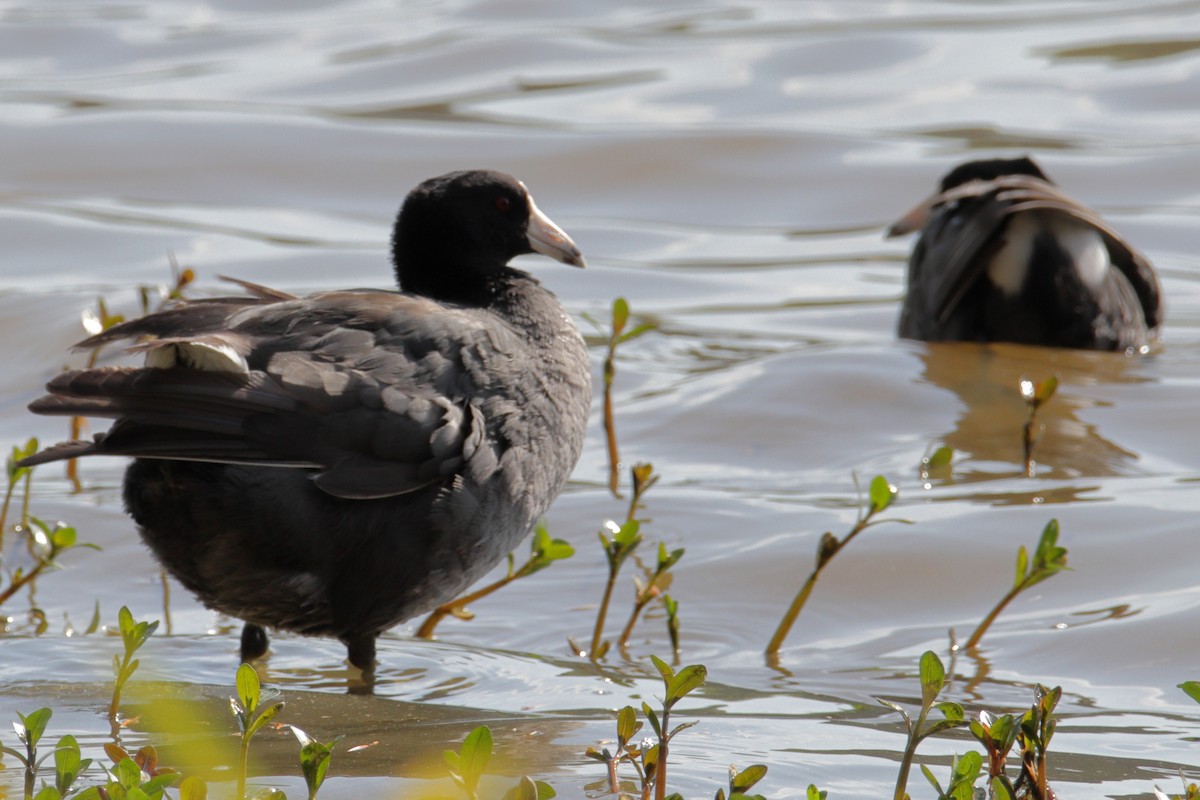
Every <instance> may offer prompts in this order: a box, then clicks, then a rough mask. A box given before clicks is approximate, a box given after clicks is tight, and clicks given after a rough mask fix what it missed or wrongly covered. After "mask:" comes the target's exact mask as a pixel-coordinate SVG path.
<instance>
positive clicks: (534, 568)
mask: <svg viewBox="0 0 1200 800" xmlns="http://www.w3.org/2000/svg"><path fill="white" fill-rule="evenodd" d="M573 555H575V548H574V547H572V546H571V545H570V543H568V542H566V541H564V540H563V539H551V538H550V532H549V531H548V530H547V529H546V526H545V524H539V525H538V526H537V528H536V529H535V530H534V532H533V541H532V543H531V545H530V553H529V560H528V561H526V562H525V563H524V564H522V565H521V566H520V567H517V568H516V569H514V568H513V565H514V564H515V563H516V560H515V559H514V558H513V556H512V553H509V554H508V574H506V575H505V576H504V577H503V578H500V579H499V580H497V581H494V582H492V583H489V584H488V585H487V586H484V587H483V588H482V589H476V590H475V591H473V592H470V593H469V594H464V595H462V596H461V597H457V598H455V599H454V600H451V601H450V602H448V603H444V604H442V605H440V606H438V607H437V608H435V609H434V610H433V611H432V612H431V613H430V614H429V616H428V617H426V618H425V621H424V622H422V623H421V627H420V628H418V629H417V633H416V636H417V638H420V639H432V638H433V633H434V630H435V629H436V628H437V626H438V623H439V622H441V621H442V620H443V619H445V618H446V617H447V616H453V617H456V618H458V619H461V620H470V619H474V618H475V615H474V614H472V613H471V612H470V611H468V610H467V606H468V605H470V604H471V603H474V602H476V601H478V600H482V599H483V598H484V597H487V596H488V595H490V594H492V593H493V592H496V591H499V590H500V589H503V588H504V587H505V586H507V585H509V584H510V583H512V582H513V581H517V580H520V579H521V578H527V577H529V576H530V575H533V574H534V573H535V572H541V571H542V570H543V569H545V568H546V567H548V566H550V565H551V564H553V563H554V562H555V561H562V560H564V559H568V558H570V557H571V556H573Z"/></svg>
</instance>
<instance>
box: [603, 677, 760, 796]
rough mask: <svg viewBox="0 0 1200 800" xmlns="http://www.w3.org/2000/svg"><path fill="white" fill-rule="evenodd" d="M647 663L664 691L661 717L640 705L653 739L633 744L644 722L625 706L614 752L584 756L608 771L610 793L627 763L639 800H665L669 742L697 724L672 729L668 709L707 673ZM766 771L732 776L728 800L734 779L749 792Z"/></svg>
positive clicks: (617, 787)
mask: <svg viewBox="0 0 1200 800" xmlns="http://www.w3.org/2000/svg"><path fill="white" fill-rule="evenodd" d="M650 660H651V662H653V664H654V668H655V669H657V670H658V673H659V675H660V676H661V677H662V681H663V690H664V692H663V700H662V713H661V716H660V715H659V714H658V713H656V712H655V711H654V709H653V708H651V707H650V704H649V703H646V702H643V703H642V714H643V715H644V716H645V718H646V722H648V723H649V724H650V728H651V730H653V732H654V739H647V740H643V741H641V742H634V741H633V737H634V736H636V735H637V733H638V731H640V730H642V728H643V723H642V722H641V721H639V720H638V718H637V712H636V711H634V709H633V706H625V707H624V708H622V709H621V710H620V711H619V712H617V750H616V753H613V752H611V751H609V750H608V748H604V749H603V750H597V749H596V748H594V747H589V748H588V749H587V752H586V753H585V754H584V755H586V756H587V757H588V758H592V759H595V760H596V761H599V762H601V763H603V764H604V765H605V767H606V768H607V770H608V781H609V789H610V791H612V792H618V791H620V782H619V779H618V775H617V770H618V767H619V766H620V765H621V764H622V763H627V764H630V765H631V766H632V767H633V769H634V772H635V773H636V774H637V780H638V783H639V784H640V795H639V796H640V798H641V800H651V798H653V800H665V799H666V798H668V795H667V794H666V791H667V755H668V750H669V747H670V742H671V740H672V739H674V738H675V736H676V735H677V734H678V733H679V732H681V731H684V730H687V729H688V728H690V727H692V726H693V725H695V724H696V723H695V722H685V723H683V724H681V725H676V726H675V728H673V729H672V728H671V710H672V709H673V708H674V707H675V705H676V704H677V703H678V702H679V701H680V700H682V699H683V698H684V697H686V696H687V695H688V694H690V693H691V692H693V691H695V690H696V689H698V688H700V687H701V686H703V685H704V682H705V680H707V678H708V670H707V668H705V666H704V665H703V664H693V665H691V666H688V667H684V668H682V669H680V670H679V671H678V672H676V671H675V670H673V669H671V667H670V665H669V664H667V663H666V662H665V661H663V660H662V659H660V658H658V657H657V656H650ZM766 771H767V768H766V767H764V766H762V765H761V764H755V765H753V766H752V767H748V768H747V769H746V770H743V771H742V772H741V773H735V774H734V775H731V779H730V789H731V795H730V800H732V798H733V797H735V796H737V795H733V794H732V790H733V787H734V786H735V779H736V778H737V776H742V777H741V780H737V781H736V785H737V786H744V787H745V788H747V789H748V788H749V787H750V786H753V785H754V784H755V783H757V782H758V781H759V780H760V779H761V778H762V776H763V775H765V774H766ZM669 797H670V798H677V797H679V795H677V794H672V795H670V796H669ZM718 797H723V793H719V794H718Z"/></svg>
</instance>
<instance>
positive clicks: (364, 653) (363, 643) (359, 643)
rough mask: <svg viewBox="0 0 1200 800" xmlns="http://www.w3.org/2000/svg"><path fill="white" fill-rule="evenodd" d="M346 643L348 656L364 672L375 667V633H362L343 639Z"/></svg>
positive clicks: (370, 670)
mask: <svg viewBox="0 0 1200 800" xmlns="http://www.w3.org/2000/svg"><path fill="white" fill-rule="evenodd" d="M342 642H344V643H345V645H346V657H347V658H349V659H350V663H351V664H353V665H354V666H356V667H358V668H359V669H361V670H362V671H363V672H372V671H374V669H375V634H373V633H368V634H361V635H358V636H349V637H346V638H344V639H342Z"/></svg>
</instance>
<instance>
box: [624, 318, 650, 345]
mask: <svg viewBox="0 0 1200 800" xmlns="http://www.w3.org/2000/svg"><path fill="white" fill-rule="evenodd" d="M657 327H658V326H657V325H655V324H654V323H653V322H643V323H641V324H640V325H635V326H634V327H633V329H632V330H629V331H626V332H625V333H623V334H621V335H620V336H618V337H617V344H625V342H628V341H630V340H631V339H636V338H638V337H639V336H641V335H643V334H646V333H649V332H650V331H652V330H654V329H655V328H657Z"/></svg>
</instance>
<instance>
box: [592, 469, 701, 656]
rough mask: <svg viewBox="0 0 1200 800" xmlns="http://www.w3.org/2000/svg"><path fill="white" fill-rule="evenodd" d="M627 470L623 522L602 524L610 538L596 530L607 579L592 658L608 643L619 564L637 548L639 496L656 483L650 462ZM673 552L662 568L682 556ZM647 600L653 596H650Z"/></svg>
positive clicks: (674, 636) (602, 653)
mask: <svg viewBox="0 0 1200 800" xmlns="http://www.w3.org/2000/svg"><path fill="white" fill-rule="evenodd" d="M630 473H631V475H632V477H633V497H631V498H630V500H629V508H628V510H627V511H626V513H625V522H624V523H623V524H621V525H618V524H617V523H616V522H613V521H612V520H609V521H608V522H607V523H605V529H607V531H608V533H609V534H611V537H610V536H609V535H608V534H606V533H605V531H604V530H601V531H600V533H599V536H600V546H601V547H602V548H604V556H605V558H606V559H607V561H608V579H607V580H606V581H605V583H604V593H603V595H602V596H601V598H600V606H599V608H598V609H597V610H596V624H595V625H594V626H593V628H592V643H591V647H590V648H588V651H587V652H588V656H589V657H590V658H591V659H592V660H593V661H599V660H600V659H602V658H604V656H605V654H606V653H607V652H608V648H609V644H610V643H609V642H608V641H606V640H604V623H605V621H606V620H607V618H608V607H609V605H610V604H611V602H612V596H613V590H614V589H615V588H616V585H617V575H618V574H619V573H620V572H621V567H622V566H623V565H624V564H625V562H626V561H627V560H628V559H629V557H630V556H631V555H633V552H634V551H635V550H636V549H637V548H638V545H640V544H641V543H642V534H641V521H639V520H638V519H637V517H636V515H637V512H638V509H639V508H641V505H642V497H643V496H644V495H645V494H646V492H648V491H649V490H650V487H652V486H654V484H656V483H658V475H656V474H655V473H654V466H653V465H652V464H635V465H634V466H633V468H632V469H631V470H630ZM664 552H665V551H664ZM676 552H678V554H679V556H678V557H676V558H675V559H674V560H673V561H671V562H670V563H669V564H667V565H666V567H665V569H670V567H671V565H672V564H674V562H675V561H678V560H679V557H682V555H683V551H682V550H680V551H676ZM665 580H666V578H665V576H664V577H663V578H661V579H660V580H659V584H660V585H661V584H662V583H663V582H665ZM651 599H653V598H652V597H651ZM647 602H649V601H647ZM635 605H636V600H635ZM640 613H641V612H640V610H636V609H635V611H634V618H633V619H632V620H631V622H630V624H629V625H627V626H626V627H627V632H628V630H632V624H633V623H634V622H636V617H637V615H638V614H640ZM672 617H673V613H672ZM676 624H677V623H676ZM677 640H678V630H677V629H676V630H675V631H674V632H673V634H672V641H677ZM622 641H624V640H622ZM571 649H572V650H574V651H575V652H577V653H578V652H580V649H579V647H578V646H576V645H575V644H574V642H572V643H571Z"/></svg>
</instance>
